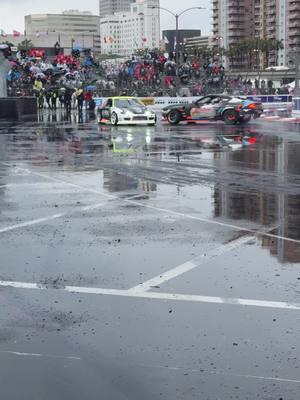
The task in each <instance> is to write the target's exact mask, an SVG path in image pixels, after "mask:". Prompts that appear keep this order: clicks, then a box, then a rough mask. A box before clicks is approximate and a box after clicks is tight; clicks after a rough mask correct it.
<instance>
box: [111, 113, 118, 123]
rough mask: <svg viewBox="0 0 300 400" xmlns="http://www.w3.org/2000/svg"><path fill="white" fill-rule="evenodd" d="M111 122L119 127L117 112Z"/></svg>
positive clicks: (112, 116)
mask: <svg viewBox="0 0 300 400" xmlns="http://www.w3.org/2000/svg"><path fill="white" fill-rule="evenodd" d="M110 122H111V124H112V125H118V116H117V114H116V113H115V112H113V113H112V114H111V117H110Z"/></svg>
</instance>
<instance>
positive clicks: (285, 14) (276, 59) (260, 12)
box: [212, 0, 300, 69]
mask: <svg viewBox="0 0 300 400" xmlns="http://www.w3.org/2000/svg"><path fill="white" fill-rule="evenodd" d="M212 11H213V36H214V45H215V46H218V47H224V48H227V49H228V48H229V46H230V45H235V44H237V43H239V42H240V41H241V40H244V39H249V38H255V37H256V38H260V39H274V40H279V41H281V42H282V44H283V49H279V50H276V51H270V52H269V54H268V56H267V57H268V60H267V64H268V65H270V66H272V65H289V63H290V57H289V54H290V52H291V51H293V50H295V49H299V48H300V0H212ZM265 57H266V55H264V56H261V58H260V60H259V63H260V66H262V65H266V60H265ZM228 66H229V67H232V68H236V69H239V68H241V69H242V68H243V67H244V66H245V63H244V61H243V59H240V60H237V59H232V60H229V61H228Z"/></svg>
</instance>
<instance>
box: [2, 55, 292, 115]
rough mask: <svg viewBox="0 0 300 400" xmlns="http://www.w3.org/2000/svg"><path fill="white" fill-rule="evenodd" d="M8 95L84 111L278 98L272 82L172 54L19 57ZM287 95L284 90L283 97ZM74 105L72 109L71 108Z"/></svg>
mask: <svg viewBox="0 0 300 400" xmlns="http://www.w3.org/2000/svg"><path fill="white" fill-rule="evenodd" d="M10 64H11V70H10V72H9V73H8V76H7V80H8V94H9V95H12V96H23V95H28V94H34V95H36V97H37V99H38V104H39V106H40V107H41V108H42V107H44V106H48V107H51V108H56V107H58V106H62V105H65V107H67V108H68V107H71V106H72V102H73V103H74V104H75V102H76V103H77V105H78V107H79V108H80V107H82V101H84V100H85V101H87V103H88V104H89V105H90V107H91V108H93V107H94V104H93V101H92V98H93V96H103V97H106V96H113V95H131V96H178V95H179V96H200V95H205V94H208V93H227V94H233V95H251V94H252V95H258V94H279V93H278V90H277V91H276V90H275V89H274V85H273V82H272V81H271V80H268V81H264V80H259V79H255V81H251V80H250V79H248V80H247V79H243V78H242V77H241V76H237V77H236V78H235V79H233V78H228V77H226V71H225V68H224V67H223V65H222V64H221V63H220V62H219V61H217V60H202V61H200V60H199V59H196V58H195V59H193V58H192V57H188V55H187V54H183V55H182V57H181V61H180V62H178V63H176V60H175V57H174V55H173V53H170V54H162V53H158V52H155V51H153V52H151V51H149V52H146V53H144V54H143V55H134V56H133V57H132V58H131V59H130V60H127V61H124V62H121V63H120V62H119V61H117V60H115V61H112V60H111V61H110V62H107V61H103V62H95V61H94V59H93V57H92V55H91V53H89V52H86V53H83V54H80V53H79V52H78V51H77V52H73V54H72V55H63V54H59V55H57V56H56V57H55V58H54V59H51V61H50V60H49V59H47V58H46V57H45V55H44V54H43V53H41V52H38V51H36V52H35V51H34V50H31V51H30V53H27V54H21V53H20V52H19V53H17V55H16V57H14V59H11V60H10ZM285 93H288V88H287V87H283V88H282V89H281V91H280V94H285ZM70 104H71V105H70Z"/></svg>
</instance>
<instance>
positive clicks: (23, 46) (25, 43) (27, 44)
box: [18, 39, 34, 51]
mask: <svg viewBox="0 0 300 400" xmlns="http://www.w3.org/2000/svg"><path fill="white" fill-rule="evenodd" d="M32 47H34V44H33V43H32V41H31V40H28V39H25V40H22V42H20V43H19V44H18V50H19V51H21V50H25V51H28V50H29V49H31V48H32Z"/></svg>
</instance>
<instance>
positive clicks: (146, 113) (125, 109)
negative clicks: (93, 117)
mask: <svg viewBox="0 0 300 400" xmlns="http://www.w3.org/2000/svg"><path fill="white" fill-rule="evenodd" d="M98 112H99V119H98V122H99V123H100V124H111V125H155V123H156V115H155V112H154V111H152V110H151V109H150V108H148V107H146V106H145V104H144V103H143V102H142V101H141V100H140V99H138V98H136V97H125V96H121V97H110V98H108V99H106V100H105V101H104V103H103V105H101V106H100V107H99V108H98Z"/></svg>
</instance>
